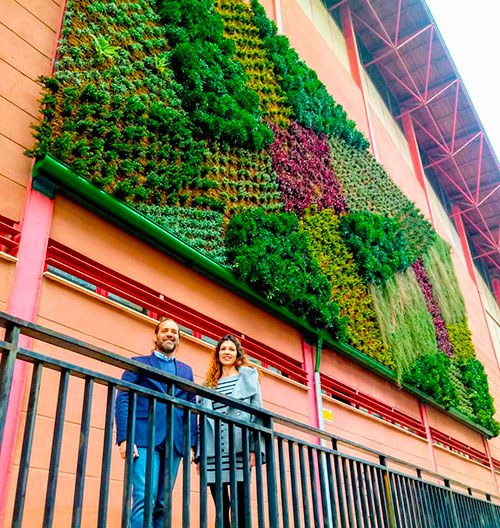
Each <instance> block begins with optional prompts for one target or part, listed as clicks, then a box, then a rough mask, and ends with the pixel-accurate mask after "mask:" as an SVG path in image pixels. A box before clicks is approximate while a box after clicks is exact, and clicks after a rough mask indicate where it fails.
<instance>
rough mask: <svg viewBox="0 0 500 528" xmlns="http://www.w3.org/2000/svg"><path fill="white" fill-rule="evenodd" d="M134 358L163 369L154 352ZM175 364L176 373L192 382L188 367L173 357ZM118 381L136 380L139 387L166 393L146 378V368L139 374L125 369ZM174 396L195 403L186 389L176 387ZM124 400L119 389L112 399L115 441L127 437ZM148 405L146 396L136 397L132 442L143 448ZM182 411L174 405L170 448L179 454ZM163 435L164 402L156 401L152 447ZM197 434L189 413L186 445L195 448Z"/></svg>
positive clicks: (125, 394) (124, 394)
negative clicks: (189, 429) (172, 444)
mask: <svg viewBox="0 0 500 528" xmlns="http://www.w3.org/2000/svg"><path fill="white" fill-rule="evenodd" d="M132 359H134V360H135V361H139V362H140V363H144V365H145V366H146V367H148V366H151V367H154V368H157V369H159V370H163V368H162V362H161V361H160V360H159V359H158V358H157V357H156V356H155V355H154V354H150V355H149V356H139V357H135V358H132ZM174 361H175V365H176V371H177V374H176V375H177V376H178V377H179V378H184V379H186V380H188V381H193V371H192V369H191V367H190V366H188V365H186V364H185V363H182V362H181V361H177V359H174ZM122 380H124V381H128V382H130V383H136V384H137V385H140V386H141V387H144V388H147V389H152V390H155V391H158V392H162V393H165V394H166V393H167V385H166V384H165V383H162V382H161V381H159V380H156V379H153V378H150V377H149V376H148V373H147V371H141V372H140V373H136V372H130V371H128V370H126V371H125V372H124V373H123V375H122ZM175 397H176V398H178V399H182V400H186V401H189V402H193V403H196V395H195V394H193V393H190V392H186V391H184V390H182V389H179V388H176V390H175ZM128 402H129V393H128V392H124V391H119V392H118V396H117V398H116V407H115V420H116V443H117V444H119V443H121V442H122V441H123V440H126V439H127V422H128ZM148 406H149V402H148V399H147V398H144V397H142V396H138V397H137V409H136V427H135V444H136V445H137V447H147V431H148ZM183 423H184V411H183V409H179V408H177V407H174V447H175V450H176V451H177V452H178V453H179V454H180V455H182V454H183V452H184V427H183ZM166 434H167V406H166V405H165V404H164V403H160V402H157V404H156V430H155V446H159V445H161V444H162V443H163V442H164V441H165V437H166ZM197 436H198V425H197V420H196V415H195V414H192V415H191V439H190V445H191V446H192V447H196V438H197Z"/></svg>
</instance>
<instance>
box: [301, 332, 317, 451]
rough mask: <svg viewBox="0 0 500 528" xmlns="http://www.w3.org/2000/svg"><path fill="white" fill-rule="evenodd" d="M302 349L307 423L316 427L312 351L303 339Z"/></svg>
mask: <svg viewBox="0 0 500 528" xmlns="http://www.w3.org/2000/svg"><path fill="white" fill-rule="evenodd" d="M302 350H303V352H304V370H305V371H306V372H307V386H308V388H309V391H308V392H309V394H308V401H309V425H311V426H312V427H316V428H317V429H318V428H319V416H318V407H317V405H316V393H315V391H314V351H313V347H312V346H311V345H309V344H307V343H306V342H305V341H302ZM318 443H319V440H318Z"/></svg>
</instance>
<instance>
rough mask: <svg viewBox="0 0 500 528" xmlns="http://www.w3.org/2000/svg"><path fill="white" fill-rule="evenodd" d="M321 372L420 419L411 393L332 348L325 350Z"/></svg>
mask: <svg viewBox="0 0 500 528" xmlns="http://www.w3.org/2000/svg"><path fill="white" fill-rule="evenodd" d="M321 372H323V373H325V374H327V375H328V376H331V377H332V378H335V379H338V380H340V381H342V382H343V383H346V384H347V385H349V386H351V387H353V388H356V389H357V390H359V391H360V392H364V393H366V394H369V395H370V396H373V397H374V398H376V399H377V400H379V401H381V402H383V403H385V404H386V405H390V406H391V407H396V408H398V409H399V410H401V411H404V412H405V413H407V414H409V415H411V416H413V417H414V418H417V419H420V411H419V408H418V401H417V399H416V398H414V397H413V396H412V395H411V394H408V393H407V392H405V391H403V390H401V389H398V388H397V387H396V386H395V385H394V384H392V383H390V382H388V381H385V380H384V379H382V378H381V377H379V376H376V375H375V374H372V373H371V372H368V371H366V369H364V368H362V367H360V366H359V365H357V364H356V363H354V362H352V361H351V360H349V359H347V358H346V357H344V356H341V355H340V354H337V353H336V352H333V351H332V350H328V349H325V350H323V352H322V354H321Z"/></svg>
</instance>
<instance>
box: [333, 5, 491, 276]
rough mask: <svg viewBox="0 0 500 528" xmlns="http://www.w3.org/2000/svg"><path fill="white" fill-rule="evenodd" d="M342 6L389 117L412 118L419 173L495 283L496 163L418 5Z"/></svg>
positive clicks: (459, 81) (428, 19) (442, 45)
mask: <svg viewBox="0 0 500 528" xmlns="http://www.w3.org/2000/svg"><path fill="white" fill-rule="evenodd" d="M342 4H347V5H348V6H349V9H350V10H351V13H352V20H353V24H354V28H355V30H356V34H357V36H358V39H359V41H360V48H361V50H362V53H361V57H362V60H363V65H364V67H365V68H366V70H367V71H368V73H369V74H371V75H372V76H373V77H375V78H382V79H383V81H384V84H385V85H386V86H387V88H388V89H389V91H390V102H391V105H390V106H391V107H392V108H391V109H392V111H393V115H394V116H395V117H396V119H401V118H402V117H403V116H404V115H408V114H410V115H411V118H412V121H413V125H414V128H415V133H416V137H417V141H418V144H419V148H420V153H421V157H422V161H423V165H424V169H425V171H426V173H427V174H428V175H429V176H430V177H431V178H432V177H434V178H435V179H436V180H437V181H438V182H439V183H440V185H441V187H442V189H443V190H444V192H445V194H446V196H447V198H448V200H449V201H450V202H451V204H453V205H455V206H457V208H458V209H459V210H460V212H461V215H462V218H463V222H464V225H465V229H466V232H467V235H468V238H469V241H470V245H471V247H472V248H473V252H474V253H475V257H474V258H476V259H480V260H481V261H482V262H483V264H484V265H485V267H486V268H487V269H488V271H489V273H490V275H491V277H492V278H497V279H498V278H500V165H499V163H498V159H497V157H496V156H495V153H494V151H493V149H492V147H491V144H490V142H489V140H488V137H487V135H486V133H485V131H484V128H483V126H482V124H481V121H480V119H479V117H478V115H477V113H476V111H475V108H474V106H473V104H472V102H471V99H470V97H469V95H468V94H467V90H466V88H465V86H464V83H463V81H462V79H461V78H460V74H459V73H458V71H457V68H456V66H455V64H454V63H453V60H452V58H451V56H450V54H449V51H448V50H447V48H446V44H445V42H444V40H443V38H442V36H441V35H440V33H439V30H438V28H437V26H436V23H435V21H434V20H433V18H432V15H431V13H430V11H429V8H428V7H427V5H426V4H425V2H424V1H423V0H405V1H403V0H343V1H340V2H339V1H329V0H326V1H325V5H326V6H327V8H328V9H329V10H330V11H331V12H332V14H333V13H335V10H336V9H337V8H339V7H340V6H341V5H342Z"/></svg>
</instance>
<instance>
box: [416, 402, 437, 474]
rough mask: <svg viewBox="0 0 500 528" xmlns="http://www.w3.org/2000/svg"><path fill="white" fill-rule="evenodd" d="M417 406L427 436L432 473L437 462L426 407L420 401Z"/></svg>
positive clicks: (435, 471) (435, 469)
mask: <svg viewBox="0 0 500 528" xmlns="http://www.w3.org/2000/svg"><path fill="white" fill-rule="evenodd" d="M418 407H419V410H420V419H421V420H422V423H423V424H424V428H425V436H426V437H427V444H428V446H429V458H430V460H431V465H432V471H434V473H437V472H438V470H437V464H436V455H435V454H434V445H433V443H432V435H431V428H430V427H429V417H428V416H427V409H426V408H425V404H424V403H422V402H421V401H419V402H418Z"/></svg>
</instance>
